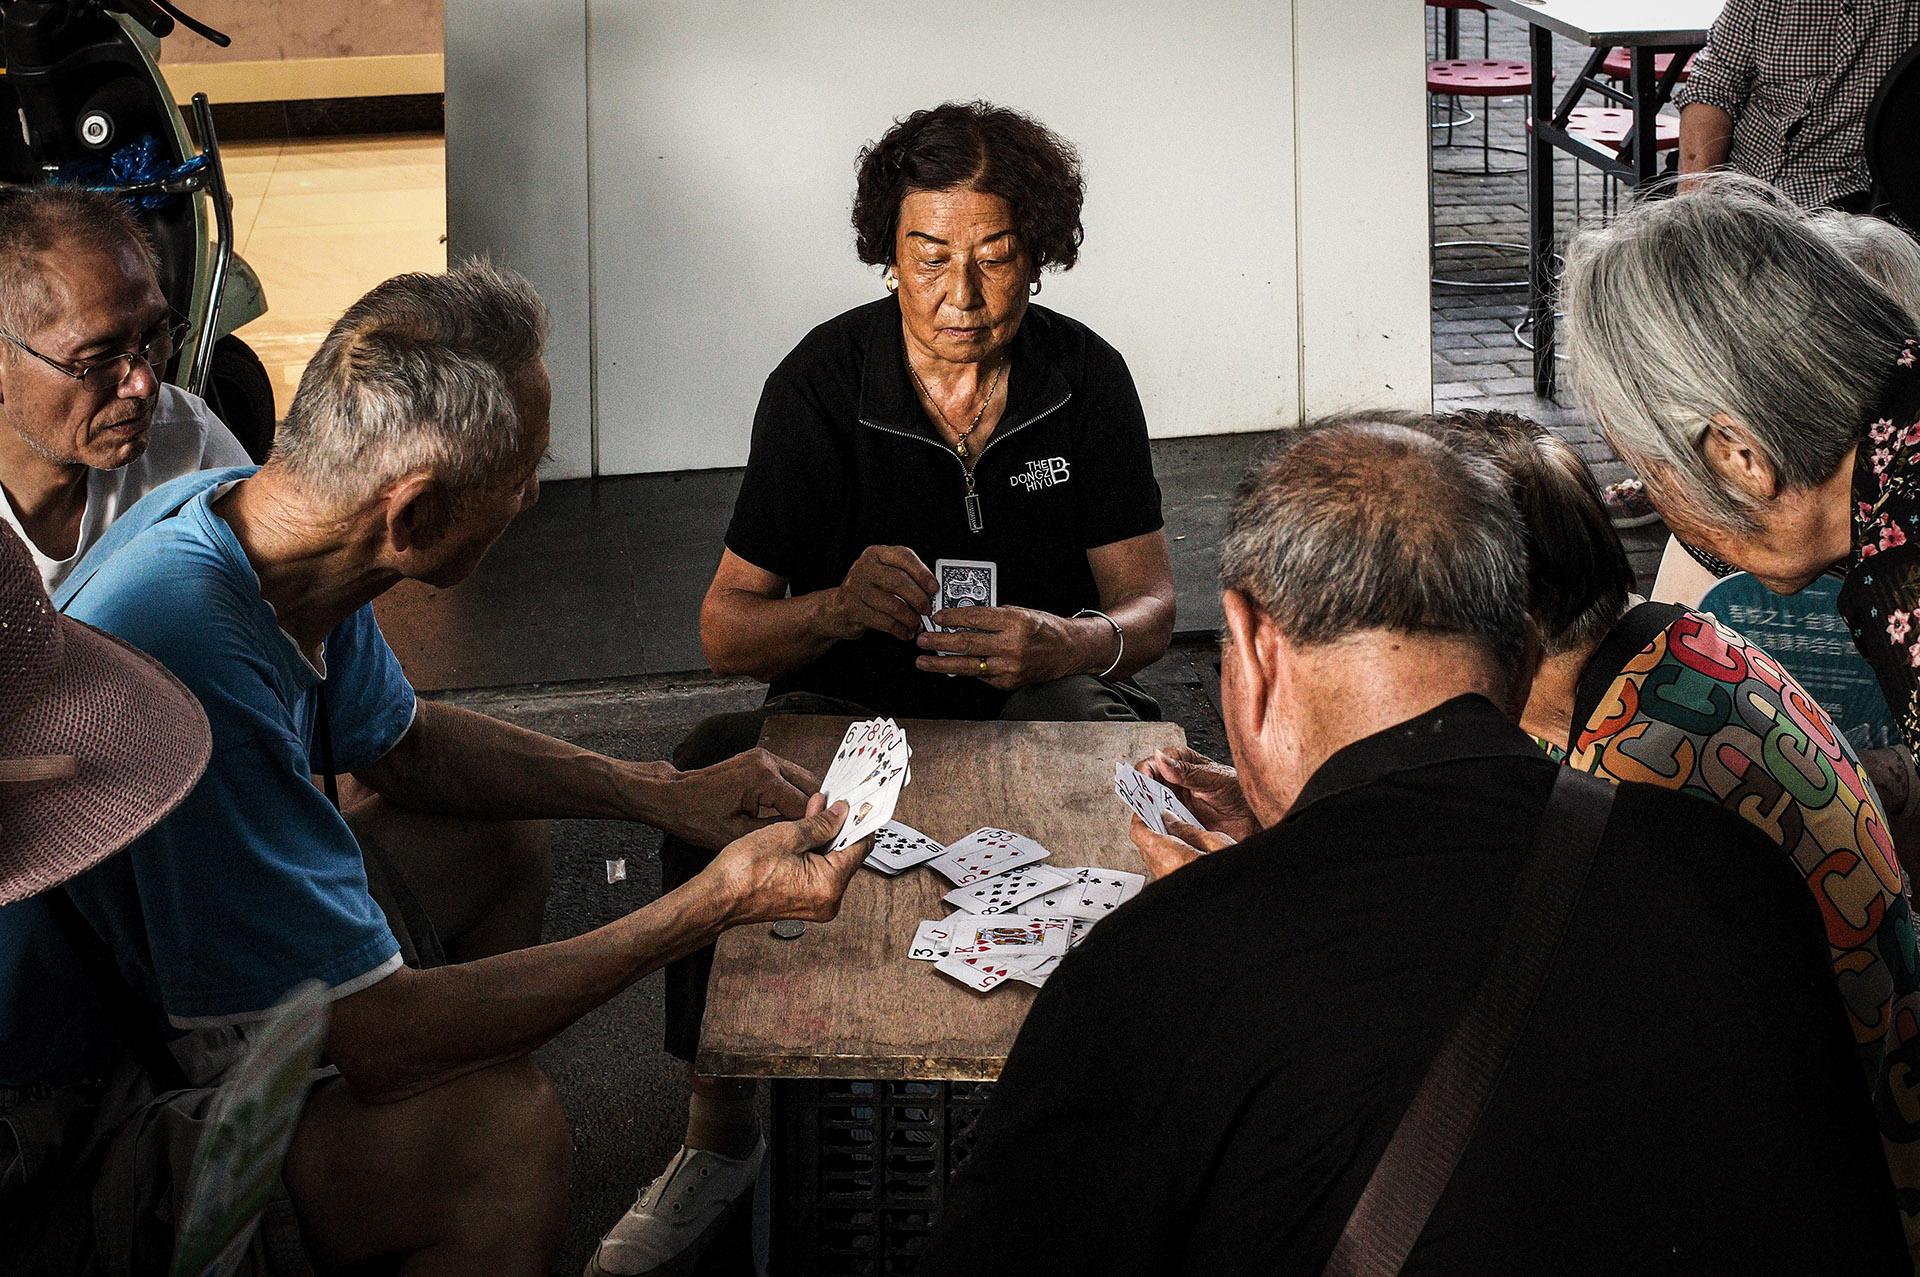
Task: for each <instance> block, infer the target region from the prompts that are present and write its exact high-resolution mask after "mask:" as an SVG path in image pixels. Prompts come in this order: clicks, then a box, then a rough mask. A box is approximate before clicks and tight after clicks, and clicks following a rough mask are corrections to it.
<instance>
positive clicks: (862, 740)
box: [820, 718, 913, 851]
mask: <svg viewBox="0 0 1920 1277" xmlns="http://www.w3.org/2000/svg"><path fill="white" fill-rule="evenodd" d="M912 760H913V747H912V746H910V745H908V744H907V733H906V731H905V730H904V729H902V728H901V726H900V725H899V724H898V723H896V722H894V721H893V720H892V719H891V718H869V719H866V720H865V721H863V722H858V723H854V724H853V725H852V726H850V727H848V728H847V734H846V735H845V736H843V737H842V738H841V739H840V748H839V749H838V750H836V751H834V755H833V762H832V763H831V764H829V765H828V767H827V775H826V778H825V779H824V780H822V781H821V782H820V793H821V794H822V795H823V796H824V797H825V798H826V800H827V802H828V803H829V804H832V803H836V802H844V803H846V804H847V823H846V824H845V825H844V826H842V827H841V830H840V835H839V837H837V838H835V839H834V840H833V846H832V847H831V848H830V850H832V851H841V850H844V849H845V848H848V847H851V846H853V844H855V843H857V842H859V841H860V840H861V839H862V838H865V837H866V836H867V835H868V834H870V833H873V832H874V831H875V830H877V829H879V828H881V827H882V826H884V825H885V824H886V823H887V822H888V821H889V820H892V819H893V809H894V807H895V806H896V805H897V804H898V803H899V801H900V791H901V790H902V789H903V788H905V787H906V784H907V782H908V781H910V780H912V779H913V767H912Z"/></svg>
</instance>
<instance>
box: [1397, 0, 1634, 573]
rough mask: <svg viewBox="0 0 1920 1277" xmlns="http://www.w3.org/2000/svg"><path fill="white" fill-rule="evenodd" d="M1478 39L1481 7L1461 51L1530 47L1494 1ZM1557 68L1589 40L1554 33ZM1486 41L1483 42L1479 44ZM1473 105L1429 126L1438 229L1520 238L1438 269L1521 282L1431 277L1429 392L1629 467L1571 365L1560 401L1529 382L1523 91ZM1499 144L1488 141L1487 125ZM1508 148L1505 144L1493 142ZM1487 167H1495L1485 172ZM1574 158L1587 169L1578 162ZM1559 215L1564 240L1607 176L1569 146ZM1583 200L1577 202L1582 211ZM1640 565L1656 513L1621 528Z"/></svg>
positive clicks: (1615, 475) (1438, 257) (1512, 54)
mask: <svg viewBox="0 0 1920 1277" xmlns="http://www.w3.org/2000/svg"><path fill="white" fill-rule="evenodd" d="M1436 12H1437V11H1436V10H1428V15H1429V18H1428V31H1429V40H1428V45H1429V47H1428V52H1429V54H1430V56H1433V57H1436V58H1437V57H1440V56H1443V55H1442V54H1441V52H1440V51H1439V49H1438V47H1437V46H1436V45H1435V43H1434V34H1435V33H1434V29H1433V28H1434V24H1433V18H1432V15H1433V14H1434V13H1436ZM1488 16H1489V22H1488V26H1487V37H1486V43H1485V44H1483V36H1482V23H1481V15H1479V14H1473V13H1462V14H1461V21H1460V56H1461V57H1463V58H1477V57H1482V56H1491V57H1495V58H1510V59H1513V60H1515V61H1520V62H1524V61H1526V60H1527V59H1528V49H1527V28H1526V26H1525V24H1523V23H1522V22H1520V20H1519V19H1517V18H1513V17H1510V16H1508V15H1506V14H1502V13H1492V14H1490V15H1488ZM1554 47H1555V61H1556V66H1555V71H1556V74H1557V79H1558V80H1559V82H1560V83H1562V84H1565V83H1570V82H1571V80H1572V77H1573V76H1574V75H1576V74H1578V73H1579V71H1580V68H1581V66H1582V65H1583V64H1584V61H1585V56H1586V52H1587V51H1586V50H1584V49H1582V48H1580V47H1579V46H1576V45H1574V44H1573V43H1571V42H1570V41H1567V40H1563V39H1559V38H1558V37H1556V38H1555V41H1554ZM1483 50H1484V52H1483ZM1461 101H1462V104H1463V105H1464V106H1465V107H1466V109H1467V110H1470V111H1472V112H1474V113H1475V115H1476V116H1478V117H1479V118H1477V119H1475V120H1474V121H1473V122H1471V123H1467V124H1463V125H1461V126H1459V127H1458V128H1455V129H1453V130H1451V131H1449V130H1446V129H1434V130H1432V131H1431V136H1432V139H1433V147H1432V158H1433V167H1434V170H1435V171H1434V174H1433V185H1432V190H1433V236H1432V238H1433V239H1434V240H1435V241H1436V242H1442V241H1448V240H1466V239H1471V240H1491V241H1497V242H1501V243H1507V244H1513V245H1517V246H1519V247H1517V248H1515V249H1513V250H1500V249H1488V248H1474V247H1462V248H1448V249H1441V250H1437V252H1436V254H1435V263H1434V274H1435V275H1437V276H1440V277H1442V278H1447V279H1459V280H1468V281H1477V282H1478V281H1496V280H1501V279H1510V280H1514V281H1517V282H1514V283H1512V284H1510V285H1508V286H1505V287H1497V288H1450V287H1447V286H1445V285H1441V284H1435V286H1434V289H1433V383H1434V384H1433V396H1434V405H1435V407H1436V408H1440V409H1442V410H1445V409H1461V408H1500V409H1506V410H1508V411H1512V412H1519V413H1524V414H1526V415H1527V416H1530V417H1533V418H1534V419H1535V420H1538V421H1540V422H1542V423H1544V424H1545V425H1547V426H1549V427H1551V428H1552V429H1553V430H1554V431H1555V433H1557V434H1559V435H1560V436H1561V437H1563V438H1565V439H1566V440H1567V441H1568V442H1570V443H1571V444H1573V445H1574V447H1575V448H1576V449H1577V450H1578V451H1579V452H1580V455H1581V456H1583V457H1585V458H1586V460H1587V463H1588V464H1589V465H1591V466H1592V467H1593V469H1594V473H1595V474H1596V476H1598V478H1599V479H1600V481H1601V482H1602V483H1611V482H1612V481H1613V480H1615V479H1619V478H1622V477H1624V476H1625V475H1626V474H1628V473H1629V472H1628V470H1627V468H1626V467H1625V466H1624V465H1622V464H1621V463H1620V461H1619V459H1618V458H1616V457H1615V456H1614V454H1613V450H1612V449H1611V448H1609V447H1608V446H1607V443H1606V441H1605V440H1604V439H1602V438H1601V437H1600V432H1599V431H1598V430H1597V429H1595V428H1594V426H1593V425H1592V423H1591V422H1590V421H1589V420H1588V418H1587V417H1586V416H1585V414H1584V413H1583V412H1581V410H1580V408H1579V406H1578V405H1577V404H1576V403H1574V401H1573V397H1572V393H1571V391H1570V390H1569V389H1568V388H1567V387H1566V384H1565V375H1564V365H1563V372H1562V378H1561V383H1560V387H1559V390H1558V399H1559V401H1558V402H1554V401H1550V400H1545V399H1540V398H1537V397H1535V395H1534V393H1533V353H1532V352H1531V351H1529V350H1527V349H1526V348H1525V347H1523V346H1521V345H1520V343H1519V341H1518V340H1517V339H1516V337H1515V336H1514V325H1515V324H1517V323H1519V322H1520V320H1521V319H1522V318H1524V317H1525V314H1526V307H1527V287H1526V252H1525V245H1526V242H1527V175H1526V155H1525V151H1526V141H1527V132H1526V117H1527V99H1526V98H1524V97H1512V98H1467V99H1462V100H1461ZM1444 116H1445V100H1444V99H1440V100H1437V101H1436V107H1435V113H1434V118H1435V119H1436V120H1437V119H1441V118H1444ZM1482 121H1484V122H1485V125H1484V127H1485V130H1486V136H1487V139H1488V141H1489V143H1490V145H1491V146H1492V147H1493V148H1496V149H1494V150H1492V151H1491V152H1490V153H1489V154H1488V155H1486V156H1485V157H1483V156H1482V153H1481V149H1480V147H1481V138H1482V128H1483V123H1482ZM1498 148H1504V149H1498ZM1483 167H1488V168H1492V169H1494V170H1495V173H1494V174H1492V175H1487V174H1485V173H1483V172H1481V169H1482V168H1483ZM1576 168H1581V169H1582V170H1583V171H1581V172H1579V173H1578V174H1576V172H1575V170H1576ZM1554 184H1555V207H1556V211H1557V217H1556V223H1557V225H1558V228H1559V233H1560V236H1561V239H1562V241H1563V242H1564V240H1565V239H1566V237H1568V236H1569V235H1571V234H1572V233H1573V231H1574V230H1575V229H1577V227H1578V226H1579V225H1582V224H1590V223H1592V222H1594V221H1597V220H1598V219H1599V218H1600V217H1601V215H1602V207H1601V185H1602V184H1601V181H1600V177H1599V175H1598V173H1597V172H1595V171H1594V170H1593V169H1591V168H1584V166H1578V165H1576V164H1575V163H1574V161H1573V160H1572V158H1571V157H1569V156H1565V155H1562V156H1559V157H1558V158H1557V160H1556V162H1555V178H1554ZM1576 203H1577V205H1578V208H1577V211H1576ZM1622 539H1623V540H1625V541H1626V542H1627V548H1628V552H1629V554H1630V556H1631V557H1632V559H1633V562H1634V568H1635V571H1636V572H1637V573H1638V574H1639V577H1640V582H1641V587H1642V589H1643V590H1644V589H1646V588H1648V587H1650V586H1651V585H1652V582H1653V575H1654V572H1655V571H1656V570H1657V568H1658V566H1659V561H1660V550H1661V547H1662V546H1663V545H1664V544H1665V540H1666V532H1665V529H1664V528H1663V527H1661V526H1660V525H1658V524H1656V525H1654V526H1653V527H1651V528H1637V529H1632V530H1629V531H1627V532H1623V533H1622Z"/></svg>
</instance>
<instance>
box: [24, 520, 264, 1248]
mask: <svg viewBox="0 0 1920 1277" xmlns="http://www.w3.org/2000/svg"><path fill="white" fill-rule="evenodd" d="M209 745H210V737H209V734H208V730H207V717H206V715H205V714H204V713H203V712H202V711H201V709H200V703H199V702H198V701H196V700H194V698H193V696H192V695H191V694H190V693H188V691H187V689H186V688H184V687H182V686H181V685H180V683H179V681H178V680H177V679H175V678H174V677H173V676H172V675H171V674H169V673H167V671H166V670H165V669H163V668H162V667H161V666H160V664H159V662H157V661H155V660H153V659H152V658H150V657H148V656H146V655H144V654H142V653H141V652H139V651H137V650H135V649H134V648H132V647H129V646H128V645H127V644H125V643H123V642H121V641H120V640H119V639H116V638H114V637H112V636H111V635H108V634H103V633H101V632H100V631H99V630H96V629H94V628H92V627H91V626H88V625H84V624H82V623H80V622H78V621H74V620H71V619H69V618H66V617H63V616H61V615H60V614H59V613H57V612H56V611H54V609H53V605H52V603H51V602H50V601H49V600H48V598H47V594H46V590H45V589H44V588H43V587H42V585H41V578H40V572H39V569H38V567H37V566H36V565H35V563H34V560H33V558H32V556H31V554H30V552H29V549H28V547H27V546H26V545H25V544H24V543H23V542H22V541H21V539H20V538H19V537H18V536H16V535H15V534H14V533H13V532H12V531H11V530H10V529H8V528H4V527H0V969H3V968H6V967H12V966H17V965H18V964H20V963H21V962H23V961H24V960H26V959H27V956H28V951H27V949H26V948H25V946H23V945H20V944H16V943H13V942H12V941H13V940H14V939H15V938H16V937H22V936H25V935H26V934H28V933H30V932H31V933H33V934H37V935H39V936H40V937H41V938H42V942H43V943H45V944H49V945H63V946H66V947H67V948H69V949H70V950H78V952H75V953H73V955H72V956H73V960H74V961H76V962H79V963H82V964H83V965H84V964H86V963H88V962H90V960H91V959H92V958H94V957H96V956H97V955H98V954H99V952H100V947H99V940H98V936H97V935H95V934H92V933H91V931H90V927H91V924H90V923H88V922H87V921H86V919H85V918H84V917H83V916H82V915H81V914H80V912H79V911H78V909H77V908H76V907H75V905H74V903H73V901H72V899H71V898H70V897H69V896H68V895H67V894H66V891H65V889H64V884H65V883H66V882H68V881H69V880H70V879H72V878H74V877H76V876H78V875H80V874H84V873H86V872H88V871H89V870H92V869H94V868H95V867H96V866H100V865H102V862H105V861H107V860H108V859H109V858H110V857H112V856H113V855H114V853H116V852H118V851H120V850H121V849H122V848H124V847H125V846H126V845H127V844H128V843H130V842H132V841H133V840H134V839H135V838H138V837H139V836H140V835H141V834H143V833H145V832H147V830H149V829H151V828H152V827H153V826H154V824H155V823H157V822H158V821H159V820H160V819H161V817H163V816H165V815H166V814H167V813H168V812H170V811H172V810H173V809H174V807H176V806H177V805H178V804H179V802H180V800H181V799H183V798H185V797H186V795H187V793H188V792H189V791H190V790H192V788H193V786H194V783H195V782H196V781H198V780H199V779H200V775H201V773H202V772H203V771H204V770H205V769H206V765H207V756H208V749H209ZM111 867H112V866H108V868H111ZM82 954H84V955H86V956H84V957H83V956H81V955H82ZM87 971H88V975H89V978H90V979H91V980H92V981H93V982H94V983H93V987H92V988H91V989H90V990H89V996H90V997H92V998H93V999H96V1000H97V1001H98V1002H100V1003H102V1004H104V1005H105V1006H107V1007H109V1008H112V1009H113V1011H114V1014H113V1015H112V1016H111V1017H110V1018H108V1019H107V1020H105V1021H101V1020H95V1021H90V1022H89V1021H83V1020H80V1019H78V1018H77V1017H65V1016H63V1017H60V1018H58V1019H51V1020H38V1019H37V1020H33V1021H30V1022H28V1021H23V1020H22V1019H21V1018H20V1017H17V1016H13V1015H10V1014H8V1011H9V1008H7V1007H4V1006H0V1042H4V1043H6V1050H5V1051H4V1052H0V1059H4V1060H5V1061H6V1067H5V1068H4V1069H0V1270H4V1271H6V1272H9V1273H42V1272H44V1273H62V1274H67V1273H83V1272H88V1271H92V1270H93V1269H95V1268H97V1267H99V1266H101V1265H102V1264H107V1263H116V1262H117V1263H119V1264H123V1265H129V1266H130V1270H131V1271H148V1270H150V1269H153V1268H157V1267H160V1266H164V1264H165V1263H166V1262H167V1259H168V1256H169V1254H170V1253H171V1250H172V1237H171V1234H170V1233H168V1232H167V1230H165V1229H158V1230H155V1229H152V1228H136V1227H135V1224H136V1221H141V1220H150V1219H155V1218H172V1217H173V1214H174V1212H172V1211H171V1210H170V1209H169V1207H170V1206H171V1205H172V1204H173V1201H174V1198H175V1195H176V1194H177V1193H178V1192H179V1191H181V1190H182V1189H183V1188H184V1184H183V1183H182V1182H180V1179H183V1178H184V1177H183V1176H182V1177H180V1178H179V1179H177V1178H176V1177H175V1176H174V1175H173V1174H170V1173H161V1174H153V1173H149V1172H154V1171H159V1172H168V1171H169V1169H170V1168H172V1167H181V1168H184V1167H185V1166H186V1165H187V1163H188V1160H189V1159H190V1157H191V1155H192V1152H193V1149H194V1147H195V1145H196V1144H197V1143H198V1135H199V1130H200V1123H201V1121H202V1119H203V1118H204V1117H205V1114H206V1106H207V1104H208V1103H209V1102H210V1100H211V1097H212V1092H211V1091H174V1092H173V1093H171V1094H168V1095H164V1096H159V1097H157V1098H156V1090H157V1089H158V1088H161V1087H164V1086H167V1085H168V1084H170V1083H171V1082H173V1081H176V1080H177V1079H176V1078H174V1077H171V1076H159V1077H156V1076H154V1074H155V1073H156V1072H158V1073H161V1074H163V1075H164V1074H171V1073H172V1072H174V1069H173V1066H172V1065H171V1064H170V1063H169V1062H167V1061H166V1058H165V1056H164V1054H163V1052H162V1051H160V1050H159V1049H158V1048H159V1043H160V1041H161V1036H160V1033H159V1029H158V1023H157V1020H156V1019H155V1018H154V1017H152V1016H151V1014H149V1015H146V1016H144V1017H143V1016H142V1015H141V1013H140V1009H139V1007H138V1003H137V1001H136V1000H135V998H134V995H133V993H132V990H131V989H130V988H129V987H128V986H127V985H126V984H125V982H124V981H123V980H122V979H121V978H120V977H119V976H118V974H117V973H116V972H115V971H114V970H113V968H112V967H111V966H110V965H109V964H103V965H101V966H98V967H95V966H87ZM8 978H10V977H9V976H7V975H0V982H4V981H5V980H6V979H8ZM90 1030H91V1031H92V1034H93V1040H91V1041H77V1040H76V1038H80V1037H83V1036H86V1035H88V1033H89V1031H90ZM77 1051H78V1052H87V1053H90V1054H91V1055H92V1057H93V1058H94V1059H96V1060H98V1061H100V1063H99V1064H98V1065H97V1066H95V1067H94V1068H91V1069H86V1070H81V1071H79V1072H75V1071H73V1070H69V1069H62V1068H60V1067H59V1066H58V1064H57V1063H56V1061H57V1060H59V1059H60V1058H62V1057H64V1056H67V1055H69V1054H70V1053H73V1052H77ZM121 1184H124V1185H129V1186H131V1187H132V1189H133V1190H134V1195H133V1196H132V1197H131V1198H129V1197H128V1196H126V1195H125V1194H123V1193H121V1192H119V1191H118V1190H117V1189H116V1187H115V1186H116V1185H121ZM156 1212H164V1213H156ZM285 1219H286V1220H287V1221H290V1220H291V1216H290V1215H287V1216H286V1217H285ZM283 1226H284V1225H283ZM262 1244H264V1240H263V1243H262ZM255 1271H262V1270H261V1269H259V1268H257V1267H256V1268H255Z"/></svg>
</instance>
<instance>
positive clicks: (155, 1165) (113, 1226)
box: [0, 1064, 313, 1277]
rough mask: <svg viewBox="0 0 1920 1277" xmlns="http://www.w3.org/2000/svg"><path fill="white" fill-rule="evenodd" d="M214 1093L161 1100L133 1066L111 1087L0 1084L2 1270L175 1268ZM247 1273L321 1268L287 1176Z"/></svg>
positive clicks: (80, 1274)
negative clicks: (177, 1234)
mask: <svg viewBox="0 0 1920 1277" xmlns="http://www.w3.org/2000/svg"><path fill="white" fill-rule="evenodd" d="M213 1097H214V1091H213V1090H212V1089H211V1088H200V1089H195V1090H186V1091H169V1092H167V1093H165V1094H163V1095H158V1096H156V1095H155V1094H154V1093H153V1090H152V1087H151V1086H150V1085H149V1084H148V1082H147V1079H146V1076H145V1074H143V1073H142V1072H141V1071H140V1070H139V1069H138V1068H137V1067H135V1066H133V1065H131V1064H129V1065H126V1066H124V1067H122V1068H121V1069H120V1070H119V1071H118V1072H117V1073H116V1074H115V1076H114V1077H113V1079H112V1080H111V1081H109V1082H107V1083H105V1084H103V1085H102V1084H95V1085H88V1086H75V1087H60V1088H45V1087H32V1088H25V1089H22V1090H8V1089H6V1088H0V1272H4V1273H6V1274H8V1277H42V1275H43V1274H44V1277H95V1275H96V1274H98V1275H100V1277H136V1275H139V1277H146V1275H147V1274H153V1273H164V1272H166V1271H167V1268H168V1265H169V1264H171V1262H172V1259H173V1244H174V1227H175V1222H176V1221H177V1220H178V1219H179V1218H180V1215H181V1213H182V1212H183V1211H184V1209H185V1205H186V1190H187V1176H188V1173H189V1170H190V1168H191V1167H192V1165H193V1155H194V1151H195V1150H196V1149H197V1148H198V1147H199V1146H200V1139H201V1136H202V1133H203V1131H204V1129H205V1126H206V1120H207V1114H208V1112H209V1110H210V1109H211V1108H212V1105H213ZM238 1271H239V1272H241V1273H243V1274H248V1275H249V1277H310V1275H311V1274H312V1272H313V1269H312V1267H311V1266H310V1265H309V1264H308V1262H307V1259H306V1251H305V1248H304V1247H303V1246H302V1244H301V1241H300V1226H299V1222H298V1221H297V1220H296V1219H295V1217H294V1213H293V1203H292V1201H291V1199H289V1198H288V1196H287V1191H286V1185H285V1184H281V1185H279V1186H278V1191H277V1192H276V1193H275V1195H274V1197H273V1199H272V1200H271V1201H269V1203H268V1205H267V1209H266V1213H265V1214H264V1215H263V1216H262V1217H261V1220H260V1226H259V1227H258V1228H257V1229H256V1230H255V1232H254V1236H253V1241H252V1244H251V1245H250V1246H249V1247H248V1250H247V1254H246V1256H245V1259H244V1260H243V1262H242V1264H241V1266H240V1268H239V1270H238Z"/></svg>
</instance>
